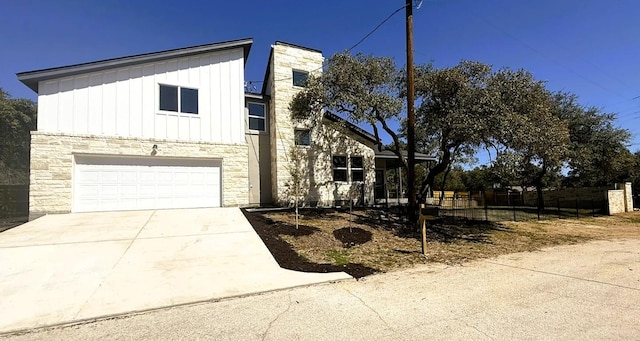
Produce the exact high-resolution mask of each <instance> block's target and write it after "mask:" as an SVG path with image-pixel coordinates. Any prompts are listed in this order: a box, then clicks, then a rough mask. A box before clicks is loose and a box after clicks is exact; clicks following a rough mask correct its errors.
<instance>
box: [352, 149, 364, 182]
mask: <svg viewBox="0 0 640 341" xmlns="http://www.w3.org/2000/svg"><path fill="white" fill-rule="evenodd" d="M354 159H359V160H360V161H359V165H358V164H357V163H356V165H357V166H358V167H354V163H355V162H354ZM349 168H350V173H351V182H364V158H363V157H362V156H360V155H356V156H350V157H349Z"/></svg>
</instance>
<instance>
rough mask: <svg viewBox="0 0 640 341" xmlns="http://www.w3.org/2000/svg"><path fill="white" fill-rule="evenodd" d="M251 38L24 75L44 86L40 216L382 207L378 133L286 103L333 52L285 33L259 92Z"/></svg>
mask: <svg viewBox="0 0 640 341" xmlns="http://www.w3.org/2000/svg"><path fill="white" fill-rule="evenodd" d="M251 45H252V39H241V40H234V41H227V42H220V43H213V44H207V45H200V46H193V47H186V48H180V49H175V50H168V51H161V52H153V53H146V54H140V55H134V56H128V57H121V58H115V59H108V60H102V61H96V62H89V63H84V64H78V65H70V66H63V67H55V68H50V69H44V70H37V71H29V72H22V73H19V74H18V75H17V76H18V79H19V80H20V81H22V82H23V83H24V84H25V85H27V86H28V87H29V88H31V89H32V90H33V91H35V92H36V93H37V94H38V123H37V131H33V132H32V136H31V173H30V193H29V210H30V215H31V217H32V218H33V217H37V216H40V215H43V214H47V213H67V212H88V211H112V210H138V209H164V208H194V207H218V206H247V205H265V204H271V203H277V204H285V203H288V202H290V201H291V200H293V199H295V198H298V197H299V198H301V200H304V201H306V202H308V203H309V204H312V205H333V204H335V203H336V202H338V201H341V200H354V199H357V200H361V202H362V203H365V204H372V203H374V201H375V200H376V197H375V195H376V191H375V188H376V187H377V188H381V187H382V188H383V187H384V183H383V181H384V176H383V174H384V170H385V167H386V163H387V160H386V159H385V158H383V157H382V156H380V157H377V156H376V155H377V154H376V150H377V149H375V148H374V144H375V139H374V138H373V136H371V134H369V133H367V132H366V131H364V130H362V129H360V128H358V127H356V126H354V125H351V124H348V123H346V122H344V120H342V119H341V118H340V117H338V116H336V115H331V114H328V115H327V116H326V118H325V119H324V123H326V124H320V125H317V126H308V125H307V126H302V125H295V124H294V123H293V122H292V121H291V119H290V115H289V111H288V105H289V102H290V100H291V98H292V96H293V95H294V94H295V93H296V92H297V91H299V90H300V89H301V88H302V87H303V86H304V83H305V81H306V78H307V77H308V76H309V75H310V74H312V73H314V72H321V69H322V62H323V56H322V53H321V52H320V51H318V50H314V49H309V48H305V47H301V46H296V45H292V44H288V43H284V42H276V43H275V44H274V45H272V47H271V54H270V57H269V61H268V66H267V70H266V74H265V80H264V82H263V87H262V90H261V91H260V92H259V93H251V92H248V93H245V90H244V84H245V77H244V65H245V62H246V60H247V57H248V55H249V51H250V49H251ZM378 153H379V152H378ZM421 158H422V159H428V157H427V156H426V155H422V156H419V157H418V159H421ZM387 159H388V155H387ZM294 164H295V165H297V166H298V167H295V168H294V167H292V165H294ZM292 175H293V176H292ZM380 193H381V192H380V191H378V196H380V195H381V194H380Z"/></svg>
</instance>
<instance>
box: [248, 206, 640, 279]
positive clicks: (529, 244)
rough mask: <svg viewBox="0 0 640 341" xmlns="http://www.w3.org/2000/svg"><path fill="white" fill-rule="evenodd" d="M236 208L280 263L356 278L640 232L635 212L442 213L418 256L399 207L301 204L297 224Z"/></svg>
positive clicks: (279, 214) (282, 215) (284, 216)
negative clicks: (519, 216)
mask: <svg viewBox="0 0 640 341" xmlns="http://www.w3.org/2000/svg"><path fill="white" fill-rule="evenodd" d="M244 213H245V216H246V217H247V218H248V219H249V221H250V222H251V224H252V225H253V227H254V229H255V230H256V231H257V232H258V234H259V235H260V237H261V238H262V240H263V241H264V243H265V244H266V245H267V247H268V248H269V250H270V251H271V253H272V254H273V255H274V257H275V259H276V260H277V261H278V263H279V264H280V266H282V267H283V268H286V269H292V270H297V271H308V272H333V271H345V272H347V273H349V274H350V275H352V276H354V277H356V278H359V277H364V276H367V275H370V274H373V273H377V272H388V271H393V270H396V269H401V268H407V267H412V266H413V265H415V264H424V263H428V262H439V263H446V264H460V263H464V262H467V261H471V260H474V259H479V258H489V257H495V256H498V255H502V254H507V253H514V252H523V251H534V250H539V249H541V248H544V247H549V246H555V245H563V244H576V243H581V242H585V241H588V240H595V239H625V238H633V239H640V212H632V213H625V214H621V215H616V216H605V217H596V218H591V217H590V218H584V219H580V220H575V219H573V220H572V219H561V220H560V219H553V220H544V221H528V222H500V223H496V222H481V221H467V220H460V219H446V220H437V221H434V222H429V224H428V227H427V240H428V242H427V257H425V256H424V255H423V254H422V251H421V235H420V233H419V231H418V230H417V228H416V229H407V228H406V224H405V222H404V219H403V218H402V217H401V216H400V215H399V214H395V213H393V212H389V211H385V210H383V209H359V210H354V211H352V212H351V213H350V212H349V210H348V209H347V210H344V209H343V210H339V209H303V210H300V214H301V215H300V219H299V226H298V228H296V225H295V212H294V211H293V210H274V211H251V210H245V211H244Z"/></svg>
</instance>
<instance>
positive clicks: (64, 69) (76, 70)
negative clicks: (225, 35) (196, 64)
mask: <svg viewBox="0 0 640 341" xmlns="http://www.w3.org/2000/svg"><path fill="white" fill-rule="evenodd" d="M251 44H253V39H252V38H245V39H238V40H230V41H224V42H219V43H211V44H204V45H197V46H190V47H182V48H177V49H171V50H165V51H158V52H149V53H143V54H137V55H132V56H125V57H118V58H111V59H104V60H99V61H94V62H88V63H81V64H74V65H67V66H60V67H53V68H47V69H40V70H34V71H26V72H20V73H17V74H16V76H18V80H20V81H21V82H22V83H24V84H25V85H26V86H28V87H29V88H30V89H31V90H33V91H35V92H36V93H38V83H39V82H41V81H44V80H49V79H55V78H62V77H68V76H74V75H79V74H84V73H90V72H96V71H103V70H107V69H112V68H116V67H123V66H131V65H137V64H143V63H151V62H157V61H161V60H167V59H174V58H180V57H187V56H193V55H198V54H204V53H209V52H213V51H222V50H229V49H235V48H242V49H243V50H244V60H245V63H246V60H247V58H248V56H249V50H250V49H251Z"/></svg>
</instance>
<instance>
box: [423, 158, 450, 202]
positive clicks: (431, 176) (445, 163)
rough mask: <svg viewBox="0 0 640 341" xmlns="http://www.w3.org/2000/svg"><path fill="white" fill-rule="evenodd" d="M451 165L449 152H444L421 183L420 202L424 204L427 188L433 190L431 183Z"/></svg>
mask: <svg viewBox="0 0 640 341" xmlns="http://www.w3.org/2000/svg"><path fill="white" fill-rule="evenodd" d="M450 164H451V151H449V150H445V151H444V152H443V154H442V159H441V160H440V162H439V163H437V164H436V165H435V166H434V167H433V168H431V169H430V170H429V173H427V177H426V178H425V179H424V181H423V182H422V186H421V187H420V202H424V199H425V198H426V192H427V188H433V183H434V182H435V178H436V175H438V174H440V173H442V172H444V171H446V170H447V168H449V165H450Z"/></svg>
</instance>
